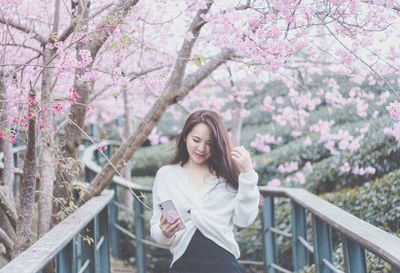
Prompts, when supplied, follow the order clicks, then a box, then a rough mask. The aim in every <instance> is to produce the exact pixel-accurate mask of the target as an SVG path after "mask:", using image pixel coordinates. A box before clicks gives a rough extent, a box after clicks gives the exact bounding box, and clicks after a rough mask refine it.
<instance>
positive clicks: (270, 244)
mask: <svg viewBox="0 0 400 273" xmlns="http://www.w3.org/2000/svg"><path fill="white" fill-rule="evenodd" d="M260 191H261V193H262V194H263V195H264V196H265V199H264V206H263V211H262V214H263V224H264V226H263V231H264V232H263V233H264V246H265V247H264V248H265V253H264V260H265V272H266V273H275V272H285V273H288V272H292V271H290V270H287V269H285V268H283V267H281V266H279V264H278V259H277V256H276V254H275V253H276V249H277V245H276V236H277V235H278V234H279V235H283V236H284V237H288V238H290V239H291V241H292V254H293V267H294V272H296V271H298V270H300V269H302V268H303V267H304V266H306V265H311V264H314V265H315V268H316V272H317V273H331V272H335V273H341V272H350V273H366V272H368V268H367V262H366V253H365V252H366V251H369V252H370V253H373V254H375V255H376V256H377V257H379V258H381V259H383V260H385V261H386V262H387V263H389V264H390V265H391V272H392V273H399V272H400V238H398V237H396V236H394V235H392V234H390V233H388V232H385V231H383V230H381V229H379V228H377V227H375V226H373V225H371V224H368V223H366V222H365V221H363V220H361V219H359V218H357V217H355V216H353V215H352V214H350V213H348V212H346V211H344V210H342V209H340V208H338V207H336V206H334V205H332V204H330V203H329V202H327V201H325V200H323V199H321V198H319V197H318V196H316V195H314V194H312V193H310V192H307V191H305V190H303V189H289V188H282V189H277V188H271V187H260ZM277 198H285V199H289V200H290V203H291V214H292V217H291V222H292V223H291V225H292V232H291V233H289V234H286V233H282V232H281V231H279V230H277V229H276V228H275V217H274V214H275V208H274V207H275V204H276V199H277ZM307 213H308V214H309V216H310V217H311V219H312V227H311V231H310V233H311V234H312V238H310V239H312V241H313V243H312V244H311V243H309V242H308V241H307V223H306V218H307ZM333 231H336V232H338V233H340V235H341V237H342V245H343V254H344V264H343V265H340V266H342V267H343V268H344V271H343V270H341V269H339V267H338V266H337V265H335V264H334V263H333V261H332V259H333V255H332V232H333ZM311 256H313V259H311Z"/></svg>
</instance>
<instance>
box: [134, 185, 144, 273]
mask: <svg viewBox="0 0 400 273" xmlns="http://www.w3.org/2000/svg"><path fill="white" fill-rule="evenodd" d="M135 193H136V195H137V196H140V193H138V192H135ZM139 198H140V197H139ZM141 201H142V200H138V198H137V197H135V198H134V211H135V229H136V266H137V268H138V273H146V260H145V259H146V253H145V249H144V244H143V241H142V240H143V239H144V220H143V204H142V203H141Z"/></svg>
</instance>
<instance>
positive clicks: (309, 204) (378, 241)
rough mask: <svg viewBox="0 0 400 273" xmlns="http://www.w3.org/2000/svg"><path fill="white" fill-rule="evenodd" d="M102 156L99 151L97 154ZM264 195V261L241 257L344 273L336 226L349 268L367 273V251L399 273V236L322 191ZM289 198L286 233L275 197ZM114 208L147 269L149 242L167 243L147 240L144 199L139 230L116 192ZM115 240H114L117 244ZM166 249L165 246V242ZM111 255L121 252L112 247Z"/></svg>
mask: <svg viewBox="0 0 400 273" xmlns="http://www.w3.org/2000/svg"><path fill="white" fill-rule="evenodd" d="M100 145H101V146H107V147H108V149H107V151H108V155H110V154H111V152H112V146H118V145H119V143H118V142H116V141H106V142H103V143H101V144H100ZM96 148H97V146H95V145H92V146H90V147H88V148H87V149H86V150H85V154H84V156H83V161H84V162H85V166H86V168H87V173H89V175H91V176H93V175H95V173H97V172H98V171H100V169H101V167H100V166H99V165H98V164H97V163H96V162H94V161H93V155H94V153H96V152H95V151H96ZM97 158H98V156H97ZM113 182H114V183H113V186H112V187H113V188H114V189H116V188H117V187H123V188H130V189H131V190H133V191H134V192H135V194H136V195H138V196H143V194H150V193H151V188H150V187H145V186H141V185H138V184H135V183H132V182H130V181H128V180H126V179H123V178H121V177H114V180H113ZM260 192H261V194H262V195H263V197H264V201H263V209H262V220H263V232H262V234H263V241H264V261H241V262H242V263H247V264H253V265H259V266H262V267H263V268H264V271H265V273H278V272H284V273H289V272H296V271H298V270H300V269H302V268H303V267H304V266H306V265H311V264H315V267H316V272H317V273H328V272H329V273H330V272H335V273H341V272H343V271H342V270H341V269H339V267H338V266H336V265H334V264H333V261H332V260H333V255H332V247H333V246H332V231H333V230H335V231H337V232H339V233H340V234H341V236H342V237H343V241H342V243H343V253H344V264H343V265H341V266H342V267H343V268H344V270H345V272H348V273H366V272H368V270H367V263H366V254H365V252H366V250H367V251H369V252H370V253H373V254H375V255H376V256H377V257H379V258H381V259H383V260H385V261H387V262H388V263H389V264H390V265H391V268H392V273H400V238H398V237H396V236H394V235H391V234H389V233H387V232H385V231H383V230H381V229H379V228H377V227H375V226H372V225H370V224H368V223H366V222H365V221H362V220H361V219H359V218H357V217H355V216H353V215H351V214H350V213H347V212H345V211H344V210H342V209H340V208H338V207H336V206H334V205H332V204H330V203H329V202H327V201H324V200H323V199H321V198H319V197H318V196H316V195H314V194H312V193H310V192H307V191H305V190H303V189H290V188H274V187H260ZM282 198H283V199H286V202H287V201H288V202H290V204H291V215H292V217H291V222H292V232H291V233H285V232H283V231H281V230H279V229H278V228H277V227H276V226H275V221H276V219H275V211H276V204H278V202H277V199H282ZM112 207H114V208H113V209H112V210H111V211H112V214H111V216H110V217H111V222H112V226H113V227H114V228H113V229H112V230H111V233H112V234H113V235H111V237H112V238H113V240H115V238H118V236H119V235H118V233H119V232H122V233H124V234H126V235H128V236H130V237H131V238H133V239H135V241H136V251H137V257H136V266H137V268H138V272H139V273H145V272H147V270H146V269H147V268H146V260H145V256H146V255H145V249H146V248H145V245H152V246H158V247H163V246H160V245H157V244H155V243H154V242H152V241H151V240H149V239H148V238H149V236H145V235H144V234H145V232H144V231H145V230H144V222H145V221H147V220H146V219H144V215H143V210H144V209H143V204H142V203H141V202H139V201H138V200H137V199H136V198H135V201H134V206H133V207H134V213H133V214H132V215H133V217H134V220H135V230H136V234H133V233H131V232H130V231H128V230H126V229H125V228H123V227H121V226H120V225H118V222H117V214H118V211H119V209H124V210H128V211H131V210H130V209H129V208H126V207H124V206H122V204H121V203H119V202H118V196H117V195H115V196H114V200H113V204H112ZM307 215H309V216H310V217H311V219H312V225H311V230H310V227H309V228H308V226H307ZM308 233H311V234H312V238H311V239H312V243H310V242H308V240H307V234H308ZM278 235H280V236H283V237H287V238H288V239H290V240H291V244H292V256H293V260H292V263H293V270H294V271H291V270H289V269H286V268H284V267H283V266H281V265H279V262H278V256H279V255H278V244H277V236H278ZM116 243H117V242H116V241H113V242H112V245H113V248H117V249H119V247H118V245H117V244H116ZM163 248H165V247H163ZM113 254H116V255H118V254H117V252H116V251H115V250H113Z"/></svg>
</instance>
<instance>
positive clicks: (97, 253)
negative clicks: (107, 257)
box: [93, 214, 101, 273]
mask: <svg viewBox="0 0 400 273" xmlns="http://www.w3.org/2000/svg"><path fill="white" fill-rule="evenodd" d="M93 220H94V224H93V226H94V229H93V263H94V272H95V273H100V269H101V264H100V251H99V246H98V244H99V243H101V242H100V237H101V234H100V223H99V214H98V215H96V216H95V217H94V219H93Z"/></svg>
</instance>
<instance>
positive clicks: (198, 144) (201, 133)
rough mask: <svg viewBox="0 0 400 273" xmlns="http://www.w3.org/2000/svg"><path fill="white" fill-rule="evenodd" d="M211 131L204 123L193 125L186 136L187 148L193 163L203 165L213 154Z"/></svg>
mask: <svg viewBox="0 0 400 273" xmlns="http://www.w3.org/2000/svg"><path fill="white" fill-rule="evenodd" d="M210 147H211V132H210V129H209V128H208V126H207V125H206V124H204V123H199V124H197V125H196V126H194V127H193V129H192V131H190V133H189V134H188V136H187V138H186V149H187V151H188V154H189V160H190V161H191V162H192V163H195V164H198V165H203V164H206V163H207V160H208V159H209V158H210V156H211V148H210Z"/></svg>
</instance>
